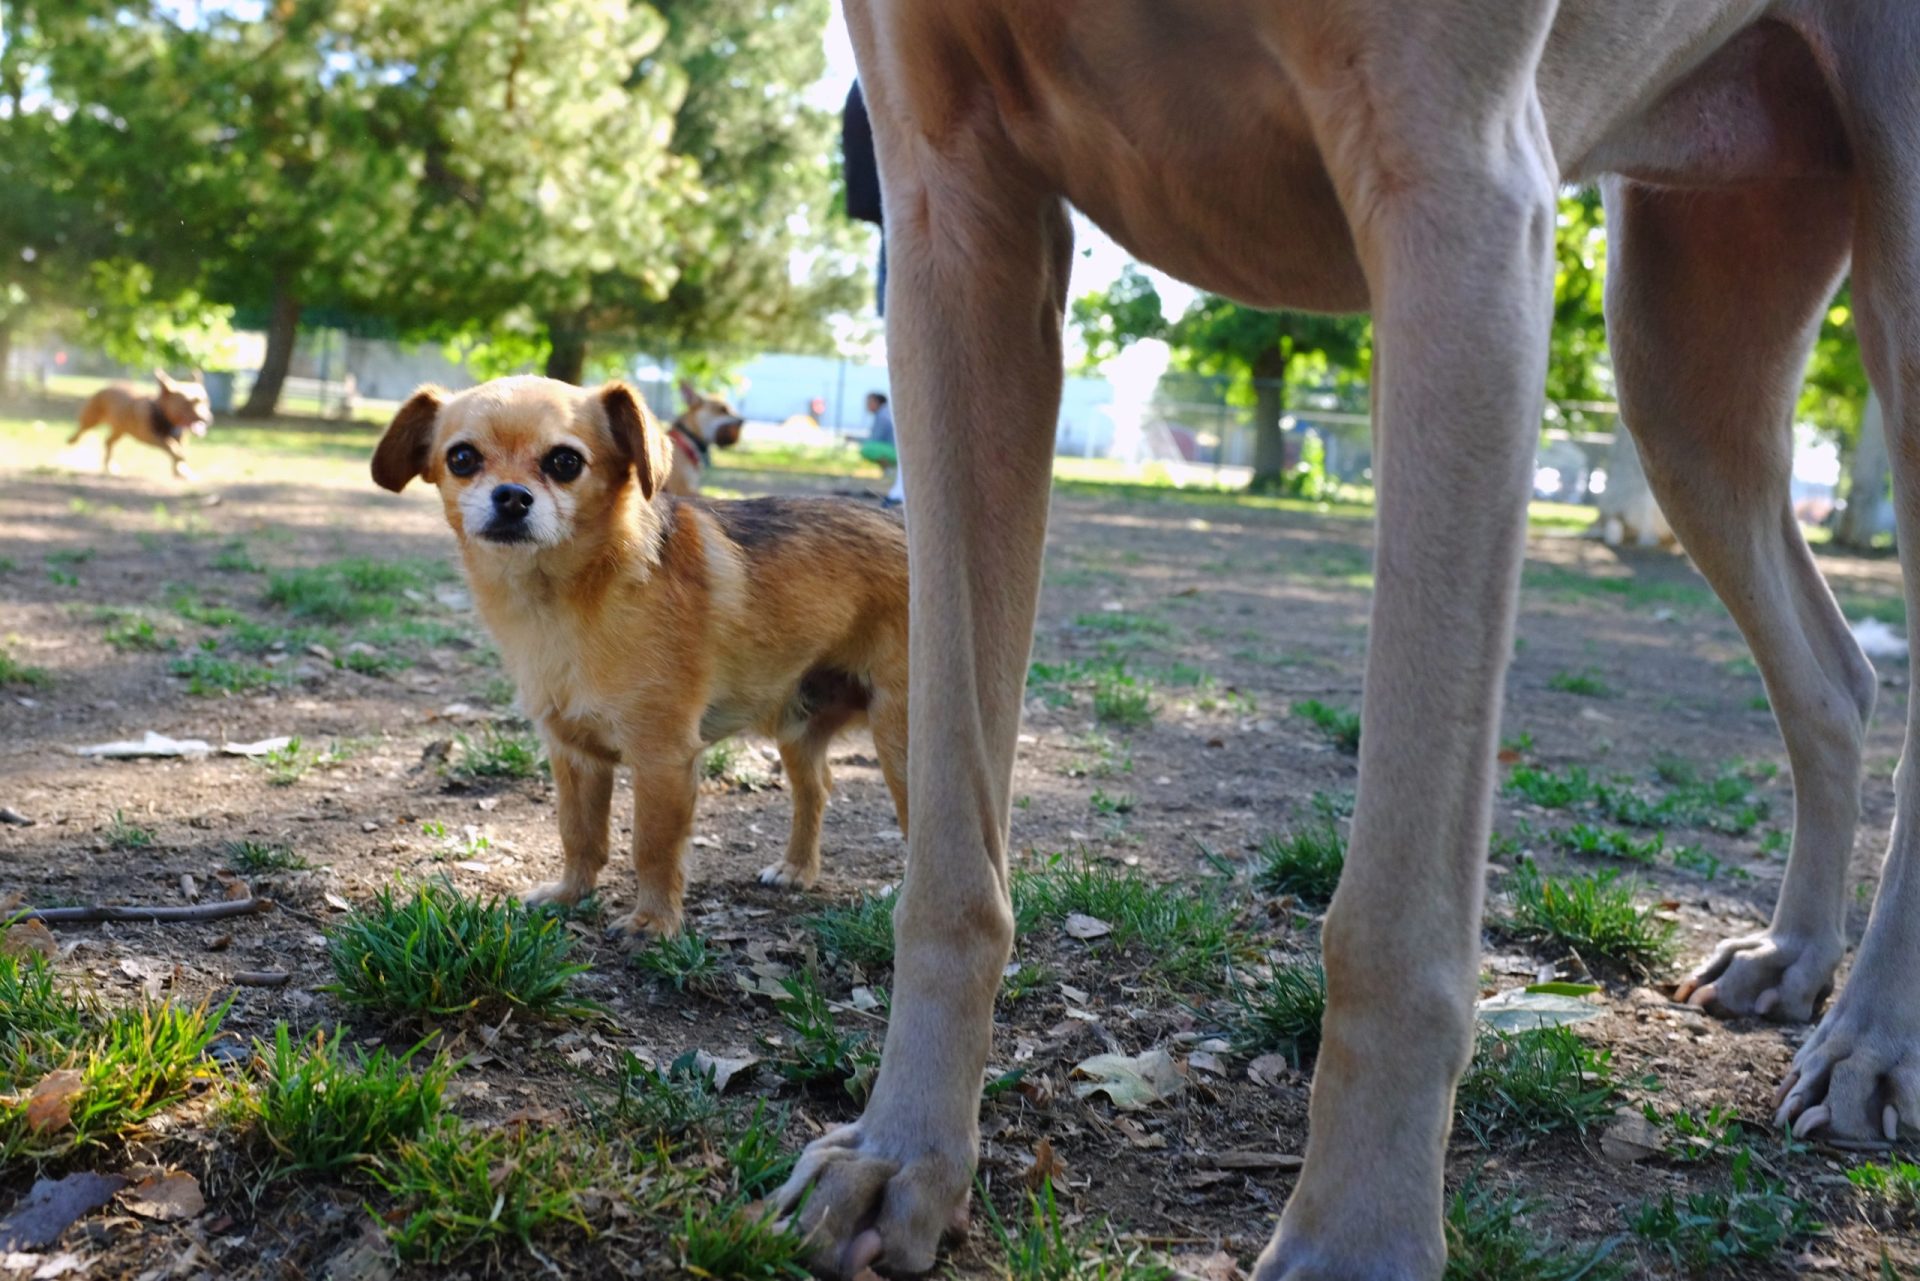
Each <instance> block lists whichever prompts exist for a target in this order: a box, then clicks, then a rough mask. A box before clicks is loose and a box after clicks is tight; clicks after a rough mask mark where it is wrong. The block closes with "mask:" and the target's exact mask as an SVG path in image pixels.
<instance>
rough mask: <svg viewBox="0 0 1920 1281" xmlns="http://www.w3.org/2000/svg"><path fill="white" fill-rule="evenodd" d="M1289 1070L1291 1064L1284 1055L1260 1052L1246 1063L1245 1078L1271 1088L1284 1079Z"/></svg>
mask: <svg viewBox="0 0 1920 1281" xmlns="http://www.w3.org/2000/svg"><path fill="white" fill-rule="evenodd" d="M1291 1070H1292V1065H1291V1064H1290V1063H1288V1061H1287V1056H1286V1055H1284V1054H1262V1055H1261V1056H1260V1057H1259V1058H1257V1059H1255V1060H1254V1061H1253V1062H1251V1063H1249V1064H1247V1080H1249V1081H1252V1082H1253V1083H1254V1084H1255V1085H1263V1086H1265V1087H1267V1088H1268V1089H1270V1090H1271V1089H1273V1088H1275V1087H1276V1086H1278V1085H1280V1084H1281V1082H1283V1081H1285V1080H1286V1079H1287V1073H1288V1072H1289V1071H1291Z"/></svg>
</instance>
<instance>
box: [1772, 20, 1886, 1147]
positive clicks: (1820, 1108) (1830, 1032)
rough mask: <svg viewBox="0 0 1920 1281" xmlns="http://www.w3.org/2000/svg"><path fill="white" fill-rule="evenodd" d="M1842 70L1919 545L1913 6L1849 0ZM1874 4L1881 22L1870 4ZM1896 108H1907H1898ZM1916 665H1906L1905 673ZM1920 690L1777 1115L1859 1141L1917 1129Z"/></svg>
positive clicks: (1867, 334)
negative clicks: (1825, 993) (1823, 1009)
mask: <svg viewBox="0 0 1920 1281" xmlns="http://www.w3.org/2000/svg"><path fill="white" fill-rule="evenodd" d="M1849 13H1850V14H1854V13H1857V14H1858V15H1859V16H1856V17H1854V19H1853V20H1854V21H1855V23H1856V24H1857V25H1856V29H1855V30H1854V31H1853V32H1852V33H1851V38H1848V39H1843V40H1842V41H1841V42H1840V48H1841V49H1842V50H1843V53H1844V54H1845V55H1846V56H1844V57H1843V62H1842V68H1843V69H1842V71H1841V73H1840V74H1841V77H1842V78H1843V79H1844V80H1845V82H1846V85H1847V91H1848V92H1849V93H1851V94H1856V95H1859V96H1858V98H1857V100H1856V101H1855V103H1854V105H1858V106H1867V105H1870V106H1872V107H1873V108H1876V109H1878V111H1879V112H1881V113H1884V114H1885V115H1890V116H1891V117H1892V118H1883V117H1882V116H1876V117H1875V118H1873V119H1872V120H1871V122H1870V124H1871V127H1870V128H1867V127H1862V128H1859V129H1856V130H1853V131H1852V132H1853V134H1854V136H1855V138H1856V143H1857V146H1858V161H1857V163H1858V164H1859V167H1860V186H1859V196H1858V205H1857V208H1858V215H1857V216H1858V219H1859V230H1858V235H1857V236H1856V239H1855V243H1854V271H1853V301H1854V309H1855V317H1856V320H1857V322H1858V325H1859V333H1860V354H1861V357H1862V359H1863V360H1864V362H1865V364H1866V367H1867V375H1868V377H1869V378H1870V379H1872V381H1873V385H1874V388H1875V390H1877V391H1878V392H1879V394H1880V399H1881V403H1882V405H1883V406H1884V407H1885V409H1886V420H1887V443H1888V452H1889V453H1890V454H1891V455H1892V458H1893V488H1894V510H1895V513H1896V517H1897V519H1898V522H1899V531H1900V533H1899V537H1900V546H1901V548H1902V550H1903V552H1905V553H1907V554H1908V555H1910V554H1911V553H1912V550H1913V549H1914V548H1916V547H1920V116H1917V115H1916V112H1915V109H1914V104H1915V102H1916V99H1915V97H1914V94H1913V68H1914V67H1915V66H1916V65H1920V16H1915V15H1914V13H1913V11H1912V10H1911V8H1899V9H1897V10H1896V9H1895V8H1893V7H1891V6H1881V7H1879V8H1876V7H1875V6H1871V5H1866V6H1859V7H1857V9H1856V10H1849ZM1870 14H1877V15H1878V16H1879V20H1878V21H1874V20H1872V19H1870V18H1869V17H1867V16H1866V15H1870ZM1903 108H1904V115H1902V114H1901V111H1902V109H1903ZM1905 577H1906V595H1907V617H1908V618H1909V619H1916V618H1920V574H1916V573H1915V571H1914V567H1913V565H1912V563H1911V561H1910V560H1909V562H1908V563H1907V565H1906V567H1905ZM1912 679H1913V675H1912V673H1911V672H1910V673H1909V680H1910V681H1911V680H1912ZM1917 754H1920V689H1915V690H1914V693H1913V696H1910V697H1909V698H1908V700H1907V731H1906V747H1905V750H1904V752H1903V753H1902V754H1901V758H1900V768H1899V769H1898V770H1897V771H1896V773H1895V776H1894V797H1895V805H1896V807H1897V808H1896V811H1895V817H1894V821H1893V838H1892V842H1891V845H1890V847H1889V849H1888V851H1887V858H1886V862H1885V864H1884V865H1883V867H1882V869H1881V872H1880V891H1879V894H1878V895H1877V896H1876V897H1875V899H1874V903H1873V914H1872V916H1871V917H1870V918H1869V919H1868V922H1867V932H1866V934H1865V935H1864V936H1863V937H1862V939H1861V940H1860V950H1859V952H1858V954H1857V955H1856V956H1855V958H1854V963H1853V970H1852V972H1851V973H1850V974H1849V975H1848V977H1847V983H1846V986H1845V988H1843V989H1842V990H1841V993H1840V996H1839V999H1838V1000H1836V1001H1835V1002H1834V1004H1833V1008H1832V1009H1831V1010H1829V1011H1828V1012H1827V1015H1826V1017H1825V1018H1824V1019H1823V1020H1821V1023H1820V1026H1819V1027H1818V1028H1816V1029H1815V1030H1814V1033H1813V1035H1812V1036H1811V1037H1809V1038H1808V1040H1807V1043H1806V1044H1805V1045H1804V1046H1802V1047H1801V1049H1800V1052H1799V1053H1798V1054H1796V1055H1795V1056H1794V1060H1793V1068H1792V1070H1791V1072H1790V1073H1789V1074H1788V1076H1787V1080H1786V1083H1785V1084H1784V1085H1783V1086H1782V1087H1781V1107H1780V1119H1781V1120H1782V1121H1783V1122H1786V1121H1791V1122H1792V1123H1793V1127H1794V1132H1795V1133H1796V1134H1800V1135H1808V1134H1813V1133H1816V1132H1819V1133H1823V1134H1825V1135H1827V1136H1829V1137H1831V1138H1832V1139H1833V1140H1835V1141H1836V1142H1840V1143H1844V1144H1850V1145H1857V1144H1865V1143H1877V1142H1886V1141H1888V1140H1891V1139H1893V1138H1894V1137H1896V1136H1897V1135H1898V1134H1901V1133H1907V1134H1912V1133H1920V755H1917Z"/></svg>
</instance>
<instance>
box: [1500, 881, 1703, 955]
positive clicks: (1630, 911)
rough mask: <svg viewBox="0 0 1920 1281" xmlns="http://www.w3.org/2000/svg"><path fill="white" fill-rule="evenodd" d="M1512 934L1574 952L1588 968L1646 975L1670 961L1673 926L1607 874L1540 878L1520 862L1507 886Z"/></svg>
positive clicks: (1630, 889) (1631, 890)
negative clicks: (1510, 892)
mask: <svg viewBox="0 0 1920 1281" xmlns="http://www.w3.org/2000/svg"><path fill="white" fill-rule="evenodd" d="M1509 883H1510V885H1511V886H1512V890H1513V917H1512V919H1511V921H1510V922H1509V925H1510V928H1511V929H1512V930H1513V932H1514V933H1515V934H1516V935H1518V936H1520V937H1522V938H1533V939H1543V940H1546V941H1548V942H1551V943H1556V944H1559V945H1560V946H1563V947H1566V948H1568V949H1569V950H1571V951H1573V952H1575V953H1577V954H1578V955H1579V956H1580V958H1581V959H1582V960H1583V961H1585V962H1586V963H1587V964H1588V965H1595V964H1604V965H1612V966H1615V967H1617V968H1619V969H1622V970H1625V971H1627V972H1628V973H1631V974H1634V975H1637V976H1639V977H1643V978H1644V977H1650V976H1651V975H1653V974H1654V973H1656V972H1658V971H1659V970H1660V969H1661V968H1663V967H1664V966H1666V965H1667V964H1668V963H1669V962H1671V961H1672V960H1673V956H1674V951H1675V944H1674V939H1673V934H1674V927H1673V925H1672V923H1671V922H1668V921H1662V920H1659V919H1657V918H1656V917H1655V915H1654V909H1653V908H1651V907H1647V908H1642V907H1638V906H1636V905H1635V903H1634V901H1633V889H1632V887H1631V885H1625V884H1620V883H1618V880H1617V877H1616V875H1615V874H1614V873H1611V872H1602V873H1596V874H1594V875H1592V876H1565V877H1553V876H1542V875H1540V871H1539V869H1538V868H1537V867H1535V866H1534V865H1533V864H1532V863H1530V862H1529V863H1522V864H1521V865H1520V867H1519V869H1518V870H1517V871H1516V872H1515V873H1514V874H1513V877H1512V879H1511V881H1510V882H1509Z"/></svg>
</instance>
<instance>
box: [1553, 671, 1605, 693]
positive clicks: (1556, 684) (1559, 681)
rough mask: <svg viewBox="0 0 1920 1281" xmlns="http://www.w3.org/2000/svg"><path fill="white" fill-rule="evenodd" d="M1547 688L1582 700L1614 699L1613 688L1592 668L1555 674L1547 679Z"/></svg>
mask: <svg viewBox="0 0 1920 1281" xmlns="http://www.w3.org/2000/svg"><path fill="white" fill-rule="evenodd" d="M1547 688H1548V689H1557V690H1559V691H1560V692H1561V693H1562V694H1578V695H1579V696H1580V697H1582V698H1612V697H1613V686H1611V685H1609V684H1607V682H1606V681H1605V679H1603V678H1602V677H1601V675H1600V673H1599V672H1597V671H1595V670H1593V669H1592V668H1591V667H1589V668H1586V669H1585V670H1583V671H1578V672H1555V673H1554V674H1553V675H1552V676H1550V677H1548V678H1547Z"/></svg>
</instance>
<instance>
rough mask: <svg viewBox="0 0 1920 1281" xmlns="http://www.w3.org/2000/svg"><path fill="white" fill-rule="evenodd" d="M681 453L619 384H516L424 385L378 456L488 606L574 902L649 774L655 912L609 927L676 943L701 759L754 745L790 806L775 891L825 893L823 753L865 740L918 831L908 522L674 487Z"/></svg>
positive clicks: (644, 904) (645, 906)
mask: <svg viewBox="0 0 1920 1281" xmlns="http://www.w3.org/2000/svg"><path fill="white" fill-rule="evenodd" d="M674 467H675V458H674V446H673V445H672V444H670V443H669V442H668V437H667V435H666V433H665V432H663V431H662V430H661V429H660V426H659V424H658V423H657V422H656V421H655V420H654V419H653V417H652V416H651V415H650V414H649V413H648V412H647V410H646V407H645V405H644V404H643V402H642V401H641V400H640V399H639V398H638V397H637V396H636V395H635V394H634V393H633V391H632V390H631V389H630V388H628V387H627V386H626V385H625V384H624V383H618V382H614V383H609V384H607V385H606V386H605V387H603V388H601V389H600V390H598V391H587V390H583V389H581V388H578V387H574V386H572V385H570V384H567V383H562V382H555V381H553V380H551V379H546V378H535V377H516V378H503V379H500V380H498V381H495V382H490V383H486V384H483V385H482V386H479V387H475V388H473V389H471V390H469V391H465V392H462V393H460V394H459V395H453V396H450V395H448V394H447V393H446V392H443V391H442V390H440V389H439V388H437V387H424V388H422V389H420V390H419V391H417V392H415V393H414V395H413V398H412V399H411V400H409V401H408V402H407V403H406V404H405V405H404V406H402V407H401V409H400V412H399V414H398V415H397V416H396V417H395V418H394V420H393V422H392V424H391V425H390V426H389V427H388V428H387V432H386V435H385V436H384V437H383V438H382V439H381V441H380V444H379V446H378V447H377V448H376V449H375V451H374V455H373V479H374V480H375V481H376V482H377V483H379V484H380V485H382V486H384V487H385V488H387V489H390V490H393V491H395V492H398V491H400V490H402V489H404V488H406V486H407V483H408V482H409V481H411V480H412V479H413V478H414V477H416V476H420V477H424V478H425V479H426V480H427V481H428V482H429V483H430V484H433V485H437V486H438V487H439V489H440V498H441V501H442V503H443V504H444V506H445V508H446V516H447V523H448V524H450V525H451V526H452V527H453V531H454V533H455V535H456V536H457V537H458V538H459V540H460V551H461V556H462V558H463V560H464V561H465V563H466V569H467V577H468V579H469V580H470V581H471V583H472V585H473V597H474V602H475V604H476V605H477V606H478V608H479V611H480V616H481V618H482V619H484V620H485V621H486V624H487V627H488V628H489V630H491V631H492V633H493V635H494V638H495V640H497V641H498V642H499V646H500V654H501V657H502V659H503V660H504V661H505V664H506V667H507V670H508V672H509V673H510V674H511V675H512V676H513V679H514V682H515V684H516V685H517V686H518V687H519V691H520V704H521V707H522V708H523V709H524V710H525V711H526V714H527V715H528V717H529V718H531V719H532V720H533V722H534V723H535V724H536V725H537V726H538V727H539V729H540V733H541V736H542V737H543V738H544V739H545V740H546V745H547V751H548V754H549V756H550V758H551V759H552V762H553V780H554V787H555V790H556V791H557V792H558V793H559V817H560V846H561V850H562V852H563V854H564V856H565V867H564V871H563V872H562V874H561V878H560V880H559V881H557V882H555V883H553V884H551V885H545V886H542V887H540V888H538V889H536V890H534V891H532V892H531V893H530V894H528V895H527V901H528V902H530V903H545V902H556V903H564V904H571V903H577V902H578V901H580V900H581V899H582V898H584V897H586V896H587V894H589V893H590V892H592V890H593V887H594V882H595V879H596V878H597V877H598V875H599V872H600V868H601V867H602V866H603V865H604V864H605V863H606V861H607V853H608V843H609V834H608V817H609V812H610V807H611V804H612V798H613V770H614V766H615V765H617V764H625V765H627V766H629V767H631V768H632V770H633V792H634V816H633V862H634V868H635V870H636V871H637V872H638V873H639V877H640V894H639V902H638V904H637V906H636V907H635V908H634V910H633V912H632V913H631V914H630V915H629V916H628V917H627V918H626V919H625V920H624V921H623V922H622V923H621V924H620V925H619V926H618V927H616V928H619V929H621V930H624V931H627V932H638V931H651V932H653V933H657V934H662V935H671V934H673V933H676V932H677V931H678V930H679V928H680V911H681V898H682V893H683V890H684V887H685V864H686V850H687V841H688V838H689V837H690V836H691V834H692V831H693V810H694V799H695V796H696V794H697V790H698V782H699V766H700V758H701V754H702V753H703V752H704V751H705V749H706V748H707V747H708V746H710V745H711V744H713V743H717V742H719V741H720V740H722V739H724V738H727V737H729V736H731V735H734V734H737V733H740V732H741V731H743V730H754V731H757V732H759V733H762V734H766V735H768V736H769V737H771V738H772V739H774V741H775V742H776V743H777V744H778V745H779V749H780V759H781V762H782V764H783V765H784V767H785V770H786V776H787V782H788V787H789V789H790V790H791V791H792V793H793V829H792V833H791V837H790V839H789V841H788V845H787V853H786V857H785V859H784V860H783V861H781V862H779V863H775V864H773V865H771V866H769V867H767V868H766V869H765V870H763V871H762V872H761V873H760V879H761V881H763V882H765V883H767V884H775V885H791V886H799V887H802V888H804V887H807V886H811V885H812V884H813V883H814V881H815V880H816V879H817V878H818V877H819V874H820V821H821V815H822V812H823V811H824V809H825V807H826V802H827V794H828V791H829V790H830V788H831V786H832V779H831V777H830V776H829V774H828V771H827V761H826V753H827V747H828V745H829V743H830V742H831V741H832V740H833V738H834V736H835V735H836V734H838V733H839V732H840V731H841V730H842V729H845V728H846V727H848V726H850V725H853V724H856V723H858V722H861V721H865V722H867V723H868V724H870V725H871V726H872V729H873V740H874V746H875V747H876V748H877V750H878V755H879V758H880V768H881V771H882V773H883V774H884V775H885V777H886V781H887V787H888V789H889V790H890V791H891V792H892V794H893V802H894V806H895V811H896V813H897V815H898V817H899V820H900V826H901V828H902V830H904V829H905V827H906V823H907V810H906V803H907V798H906V757H907V544H906V534H905V530H904V528H903V526H902V525H901V523H900V521H899V520H897V519H895V518H893V517H891V516H888V515H885V514H882V513H880V512H876V511H874V510H872V509H871V508H868V507H864V506H861V505H858V504H855V503H847V502H839V501H835V500H832V499H800V498H794V499H782V498H760V499H752V500H748V501H741V502H711V501H701V500H699V499H692V498H683V497H680V496H678V495H675V494H672V493H670V492H668V490H667V489H666V484H667V477H668V475H669V474H670V473H671V472H672V471H673V469H674Z"/></svg>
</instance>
